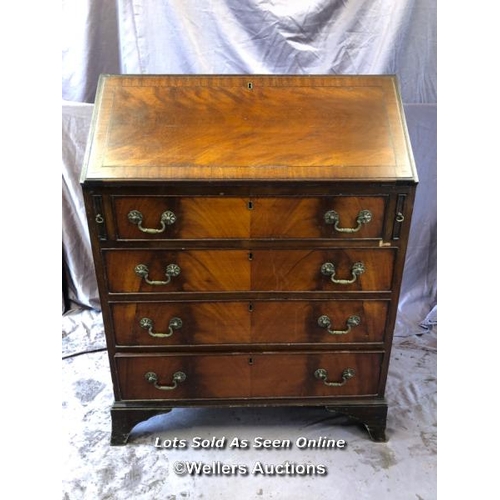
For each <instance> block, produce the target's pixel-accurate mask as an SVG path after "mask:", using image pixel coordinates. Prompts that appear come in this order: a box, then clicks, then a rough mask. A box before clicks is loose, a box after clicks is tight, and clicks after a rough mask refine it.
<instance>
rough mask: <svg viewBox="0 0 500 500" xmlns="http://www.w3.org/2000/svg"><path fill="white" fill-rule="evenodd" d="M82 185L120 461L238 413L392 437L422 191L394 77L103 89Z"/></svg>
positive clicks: (116, 84) (150, 81)
mask: <svg viewBox="0 0 500 500" xmlns="http://www.w3.org/2000/svg"><path fill="white" fill-rule="evenodd" d="M81 182H82V187H83V191H84V197H85V205H86V212H87V217H88V222H89V228H90V235H91V240H92V247H93V255H94V260H95V269H96V274H97V281H98V285H99V291H100V298H101V306H102V314H103V321H104V327H105V332H106V340H107V347H108V352H109V362H110V366H111V377H112V380H113V386H114V396H115V402H114V404H113V407H112V409H111V417H112V432H111V444H113V445H119V444H125V443H126V442H127V440H128V436H129V434H130V431H131V430H132V428H133V427H134V426H135V425H136V424H137V423H138V422H140V421H143V420H146V419H147V418H149V417H151V416H153V415H156V414H159V413H165V412H168V411H170V410H171V409H173V408H175V407H201V406H238V405H240V406H253V405H257V406H273V405H288V406H321V407H325V408H326V409H327V410H330V411H336V412H339V413H340V414H341V415H345V416H347V417H350V418H352V419H354V420H355V421H358V422H359V423H361V424H364V425H365V427H366V428H367V429H368V432H369V434H370V436H371V438H372V439H373V440H375V441H384V440H385V439H386V438H385V427H386V416H387V402H386V400H385V398H384V391H385V385H386V378H387V373H388V364H389V357H390V353H391V344H392V337H393V329H394V325H395V319H396V313H397V305H398V297H399V292H400V283H401V278H402V273H403V267H404V261H405V251H406V245H407V240H408V233H409V228H410V219H411V212H412V206H413V200H414V195H415V189H416V185H417V174H416V170H415V167H414V162H413V159H412V153H411V147H410V144H409V139H408V134H407V130H406V124H405V119H404V114H403V109H402V105H401V101H400V97H399V91H398V88H397V82H396V80H395V78H394V77H392V76H253V75H252V76H248V75H246V76H170V75H169V76H159V75H152V76H113V75H103V76H101V79H100V82H99V88H98V94H97V98H96V103H95V109H94V117H93V123H92V128H91V132H90V136H89V143H88V148H87V153H86V157H85V164H84V168H83V171H82V177H81Z"/></svg>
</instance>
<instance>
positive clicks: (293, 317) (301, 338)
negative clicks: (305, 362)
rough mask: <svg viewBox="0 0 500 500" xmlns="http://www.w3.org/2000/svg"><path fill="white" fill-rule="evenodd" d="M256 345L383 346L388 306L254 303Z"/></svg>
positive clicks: (253, 315)
mask: <svg viewBox="0 0 500 500" xmlns="http://www.w3.org/2000/svg"><path fill="white" fill-rule="evenodd" d="M252 308H253V312H252V341H253V342H256V343H262V344H265V343H273V342H277V343H291V344H301V343H314V344H342V343H365V342H382V341H383V338H384V332H385V324H386V319H387V310H388V302H384V301H360V300H359V301H356V300H352V301H351V300H348V301H333V300H331V301H323V300H321V301H309V302H306V301H276V302H275V301H272V302H260V301H256V302H253V303H252Z"/></svg>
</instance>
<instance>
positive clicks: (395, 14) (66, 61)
mask: <svg viewBox="0 0 500 500" xmlns="http://www.w3.org/2000/svg"><path fill="white" fill-rule="evenodd" d="M99 73H139V74H143V73H144V74H146V73H149V74H151V73H161V74H164V73H207V74H230V73H233V74H237V73H251V74H257V73H263V74H279V73H283V74H312V73H318V74H382V73H391V74H397V75H398V77H399V80H400V85H401V91H402V96H403V101H404V102H405V103H436V100H437V99H436V95H437V77H436V0H397V1H395V0H308V1H304V0H204V1H203V2H200V1H198V0H182V1H181V0H161V1H154V2H151V1H148V0H116V1H115V0H100V1H98V0H63V75H62V76H63V79H62V86H63V98H64V99H65V100H69V101H81V102H93V100H94V96H95V88H96V84H97V79H98V76H99Z"/></svg>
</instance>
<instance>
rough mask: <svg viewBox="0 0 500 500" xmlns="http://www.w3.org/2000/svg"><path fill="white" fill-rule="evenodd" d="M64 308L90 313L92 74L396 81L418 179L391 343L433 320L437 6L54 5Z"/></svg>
mask: <svg viewBox="0 0 500 500" xmlns="http://www.w3.org/2000/svg"><path fill="white" fill-rule="evenodd" d="M62 27H63V32H62V41H63V58H62V98H63V106H62V127H63V131H62V146H63V155H62V163H63V222H62V229H63V259H64V262H63V270H64V272H63V276H64V283H63V294H62V303H63V306H62V307H63V311H68V310H71V309H78V308H91V309H94V310H98V309H99V299H98V294H97V286H96V281H95V276H94V271H93V264H92V259H91V251H90V242H89V237H88V231H87V223H86V219H85V213H84V210H83V201H82V196H81V192H80V186H79V175H80V170H81V166H82V161H83V154H84V151H85V146H86V141H87V134H88V131H89V128H90V122H91V115H92V110H93V102H94V99H95V93H96V86H97V81H98V78H99V75H100V74H101V73H115V74H167V73H174V74H188V73H189V74H240V73H245V74H395V75H397V76H398V79H399V83H400V87H401V95H402V100H403V103H404V108H405V113H406V118H407V122H408V129H409V134H410V139H411V142H412V147H413V152H414V156H415V161H416V165H417V169H418V173H419V179H420V184H419V187H418V190H417V198H416V201H415V209H414V216H413V221H412V229H411V236H410V241H409V246H408V253H407V264H406V270H405V274H404V279H403V286H402V293H401V300H400V305H399V314H398V322H397V329H396V335H398V336H405V335H412V334H415V333H416V334H419V333H423V332H425V329H428V328H431V327H432V326H433V325H434V324H436V322H437V305H436V304H437V298H436V294H437V286H436V225H437V223H436V106H437V105H436V102H437V76H436V0H397V1H395V0H351V1H349V0H310V1H307V2H306V1H303V0H205V1H203V2H200V1H196V0H182V1H181V0H177V1H176V0H161V1H155V2H151V1H147V0H63V9H62Z"/></svg>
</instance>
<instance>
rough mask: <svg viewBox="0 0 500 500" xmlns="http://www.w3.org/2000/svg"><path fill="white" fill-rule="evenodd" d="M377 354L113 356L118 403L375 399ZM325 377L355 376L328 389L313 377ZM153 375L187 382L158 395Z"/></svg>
mask: <svg viewBox="0 0 500 500" xmlns="http://www.w3.org/2000/svg"><path fill="white" fill-rule="evenodd" d="M382 356H383V355H382V354H381V353H337V352H329V353H287V354H279V353H247V354H212V355H210V356H204V355H172V356H169V355H141V356H125V355H124V356H117V357H116V360H115V361H116V365H117V370H118V378H119V381H120V388H121V393H122V396H123V399H125V400H135V399H168V400H176V399H190V400H192V401H194V400H196V399H207V398H215V399H223V398H239V399H245V398H253V397H255V398H266V397H269V398H285V397H297V398H311V397H325V396H327V397H335V396H353V395H357V396H367V395H375V394H376V393H377V390H378V381H379V376H380V364H381V359H382ZM318 368H323V369H325V370H327V371H328V381H330V382H341V381H342V372H343V370H344V369H346V368H352V369H354V370H355V372H356V374H355V376H354V378H352V379H350V380H348V381H347V383H346V384H345V385H343V386H341V387H329V386H327V385H325V384H324V383H323V382H322V381H321V380H318V379H317V378H315V376H314V372H315V371H316V370H317V369H318ZM150 371H152V372H155V373H156V374H157V375H158V381H159V382H158V383H159V384H160V385H170V384H171V383H172V375H173V374H174V373H175V372H176V371H182V372H184V373H185V374H186V377H187V378H186V380H185V381H184V382H182V383H181V384H179V385H178V387H177V388H176V389H174V390H169V391H163V390H159V389H157V388H155V387H154V386H153V385H152V384H150V383H148V382H147V381H146V379H145V377H144V375H145V374H146V373H147V372H150Z"/></svg>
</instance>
